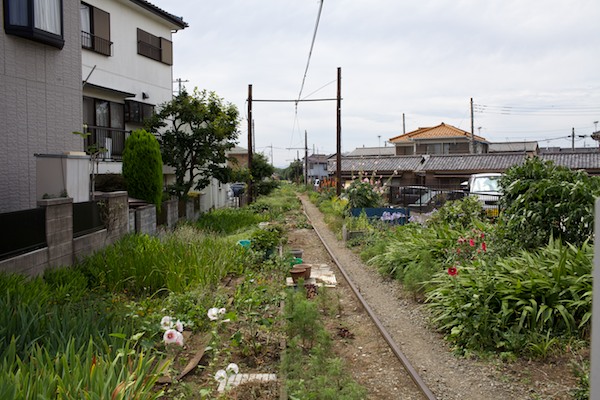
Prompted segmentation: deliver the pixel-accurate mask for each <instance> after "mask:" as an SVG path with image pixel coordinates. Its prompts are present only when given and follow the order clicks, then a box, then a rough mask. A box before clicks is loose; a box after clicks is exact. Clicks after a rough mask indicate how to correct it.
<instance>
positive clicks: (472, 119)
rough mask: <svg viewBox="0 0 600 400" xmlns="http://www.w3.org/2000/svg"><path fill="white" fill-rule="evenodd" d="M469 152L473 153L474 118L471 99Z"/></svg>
mask: <svg viewBox="0 0 600 400" xmlns="http://www.w3.org/2000/svg"><path fill="white" fill-rule="evenodd" d="M469 152H470V153H471V154H474V153H475V118H474V117H473V98H472V97H471V141H470V142H469Z"/></svg>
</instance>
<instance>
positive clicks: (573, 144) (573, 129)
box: [571, 128, 575, 150]
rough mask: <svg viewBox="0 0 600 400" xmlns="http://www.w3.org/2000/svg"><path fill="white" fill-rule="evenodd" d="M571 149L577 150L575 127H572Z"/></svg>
mask: <svg viewBox="0 0 600 400" xmlns="http://www.w3.org/2000/svg"><path fill="white" fill-rule="evenodd" d="M571 150H575V128H572V129H571Z"/></svg>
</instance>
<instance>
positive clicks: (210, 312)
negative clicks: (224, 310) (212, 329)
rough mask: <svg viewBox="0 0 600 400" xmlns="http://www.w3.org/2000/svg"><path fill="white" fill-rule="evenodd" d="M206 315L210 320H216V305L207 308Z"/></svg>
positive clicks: (217, 316) (217, 317)
mask: <svg viewBox="0 0 600 400" xmlns="http://www.w3.org/2000/svg"><path fill="white" fill-rule="evenodd" d="M206 315H208V318H209V319H210V320H211V321H216V320H218V319H219V309H218V308H217V307H213V308H209V309H208V312H207V313H206Z"/></svg>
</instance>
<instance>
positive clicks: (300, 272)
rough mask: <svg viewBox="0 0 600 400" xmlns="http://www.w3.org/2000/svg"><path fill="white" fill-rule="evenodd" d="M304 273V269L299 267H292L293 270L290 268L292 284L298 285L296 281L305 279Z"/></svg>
mask: <svg viewBox="0 0 600 400" xmlns="http://www.w3.org/2000/svg"><path fill="white" fill-rule="evenodd" d="M305 273H306V268H304V267H301V266H299V265H296V266H294V268H292V269H291V270H290V275H292V280H293V281H294V283H298V281H299V280H300V279H305V278H304V274H305Z"/></svg>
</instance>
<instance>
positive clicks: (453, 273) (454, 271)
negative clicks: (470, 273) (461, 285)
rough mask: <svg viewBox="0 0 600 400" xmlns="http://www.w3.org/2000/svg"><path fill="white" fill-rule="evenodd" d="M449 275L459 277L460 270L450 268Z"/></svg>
mask: <svg viewBox="0 0 600 400" xmlns="http://www.w3.org/2000/svg"><path fill="white" fill-rule="evenodd" d="M448 275H450V276H456V275H458V269H456V267H450V268H448Z"/></svg>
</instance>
